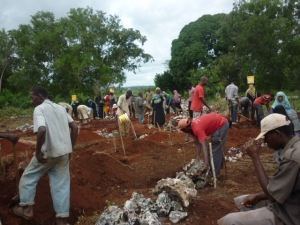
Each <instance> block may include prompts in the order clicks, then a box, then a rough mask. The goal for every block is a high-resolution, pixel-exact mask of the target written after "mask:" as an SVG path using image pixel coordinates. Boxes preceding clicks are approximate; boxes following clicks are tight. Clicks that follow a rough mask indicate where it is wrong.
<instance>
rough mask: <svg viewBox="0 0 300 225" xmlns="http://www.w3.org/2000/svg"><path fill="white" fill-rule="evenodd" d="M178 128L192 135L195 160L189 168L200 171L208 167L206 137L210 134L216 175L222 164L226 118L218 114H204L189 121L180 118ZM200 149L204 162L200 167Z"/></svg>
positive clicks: (226, 132)
mask: <svg viewBox="0 0 300 225" xmlns="http://www.w3.org/2000/svg"><path fill="white" fill-rule="evenodd" d="M178 129H180V130H181V131H182V132H184V133H188V134H190V135H191V136H192V137H193V139H194V142H195V148H196V161H195V164H194V165H193V166H192V167H191V169H192V168H193V169H197V171H200V172H201V173H204V172H205V171H207V170H208V169H209V159H208V151H207V144H206V139H207V138H208V136H210V135H211V143H212V152H213V158H214V166H215V169H216V176H217V177H218V176H219V175H220V171H221V169H222V168H223V166H224V157H223V151H224V150H225V146H226V139H227V134H228V129H229V123H228V121H227V119H226V118H224V117H223V116H221V115H219V114H206V115H203V116H201V117H199V118H198V119H196V120H193V121H189V120H188V119H182V120H180V121H179V122H178ZM201 149H202V152H203V155H204V164H203V166H202V167H201V161H200V151H201ZM200 167H201V168H200Z"/></svg>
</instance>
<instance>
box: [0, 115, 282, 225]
mask: <svg viewBox="0 0 300 225" xmlns="http://www.w3.org/2000/svg"><path fill="white" fill-rule="evenodd" d="M14 120H18V119H14ZM14 120H8V121H1V122H0V123H2V124H1V125H2V127H3V126H4V127H5V128H8V127H9V126H10V124H12V123H13V122H15V121H14ZM23 120H24V119H23ZM28 120H29V119H28ZM167 121H168V120H167ZM146 122H147V121H145V122H144V123H145V124H143V125H141V124H138V121H137V120H134V121H133V124H134V127H135V131H136V134H137V136H141V135H143V134H148V135H149V136H147V137H145V138H144V139H140V140H134V136H133V134H132V133H131V135H130V136H129V137H127V138H123V141H124V146H125V150H126V152H125V153H124V151H123V148H122V143H121V139H120V137H117V138H115V141H116V150H117V152H116V151H115V150H114V142H113V138H105V137H101V136H99V135H98V134H96V133H95V132H94V131H96V130H103V129H106V130H107V131H108V132H111V131H113V130H118V126H117V122H116V121H104V120H93V121H92V122H91V123H90V124H88V125H85V126H83V127H82V128H81V130H80V133H79V136H78V140H77V143H76V146H75V149H74V153H73V154H72V160H71V161H70V170H71V209H70V218H69V222H70V224H75V223H76V222H77V221H78V217H79V216H91V215H93V214H94V213H95V212H96V211H97V213H98V215H100V214H101V212H102V211H103V210H104V208H105V207H107V205H108V204H110V203H113V204H115V205H118V206H119V207H120V208H122V207H123V205H124V203H125V201H126V200H129V199H130V198H131V195H132V193H133V192H138V193H140V194H143V195H144V196H145V197H150V198H152V199H153V200H156V196H154V195H153V194H152V193H151V189H152V188H154V187H155V185H156V183H157V181H158V180H160V179H163V178H167V177H172V178H173V177H175V176H176V172H178V171H181V168H182V167H183V165H185V164H186V163H187V162H189V161H190V160H191V159H192V158H194V157H195V149H194V146H193V143H185V142H184V138H185V134H184V133H177V132H169V131H168V132H165V131H159V130H158V128H151V129H149V128H148V126H147V124H146ZM24 123H25V121H24ZM9 128H11V129H14V128H13V127H9ZM15 133H16V134H18V135H20V139H21V141H20V142H19V143H18V144H17V151H18V158H19V162H22V161H25V160H26V157H25V152H26V151H27V152H28V155H29V158H31V156H32V153H33V151H34V149H35V146H34V141H35V138H36V137H35V135H33V134H32V131H30V132H26V133H22V132H20V131H18V132H15ZM258 133H259V129H258V128H256V127H253V126H252V125H251V124H250V123H249V122H247V121H243V122H241V123H240V125H239V127H233V128H231V129H230V130H229V135H228V140H227V143H226V149H227V150H228V149H229V148H230V147H240V146H241V145H243V144H244V143H245V142H246V141H247V140H248V139H250V138H254V137H256V136H257V135H258ZM30 141H31V142H30ZM0 142H1V144H2V151H0V153H1V155H2V159H3V161H4V164H5V165H6V173H5V176H4V179H3V180H1V181H0V218H1V221H2V223H3V224H5V225H16V224H22V225H23V224H24V225H26V224H54V223H55V212H54V210H53V206H52V199H51V195H50V188H49V179H48V176H47V175H45V176H43V177H42V179H41V180H40V181H39V183H38V186H37V193H36V199H35V202H36V204H35V206H34V212H35V218H34V220H33V221H25V220H23V219H21V218H18V217H17V216H15V215H14V214H13V212H12V208H9V204H10V202H11V198H12V197H13V196H15V195H16V193H17V188H16V181H15V167H14V162H13V154H12V144H11V143H10V142H9V141H7V140H4V139H1V140H0ZM262 150H263V151H262V154H261V157H262V159H263V162H264V165H265V167H266V168H267V172H268V173H269V175H272V173H273V172H274V169H276V167H277V165H276V163H275V162H274V160H273V151H272V150H270V149H268V148H262ZM226 167H227V168H226V172H225V170H223V171H222V174H221V177H220V178H219V180H218V183H217V188H216V189H214V188H213V186H212V185H211V184H208V185H206V186H205V187H204V188H203V189H201V190H199V191H198V196H197V197H196V198H195V199H192V200H191V204H190V206H189V207H188V208H187V209H186V210H187V212H188V217H187V219H186V220H185V221H182V222H180V223H178V224H204V225H205V224H210V225H211V224H217V223H216V221H217V220H218V219H219V218H221V217H222V216H224V215H226V214H227V213H230V212H234V211H237V208H236V207H235V205H234V203H233V198H234V197H235V196H238V195H241V194H246V193H253V192H256V191H260V187H259V184H258V180H257V178H256V175H255V171H254V167H253V165H252V163H251V160H250V158H249V157H248V156H243V158H242V159H240V160H238V161H237V162H235V163H233V162H227V163H226ZM226 175H227V179H226ZM160 220H161V222H162V224H171V222H170V221H169V220H168V218H167V217H162V218H160ZM78 224H89V223H88V222H85V223H78Z"/></svg>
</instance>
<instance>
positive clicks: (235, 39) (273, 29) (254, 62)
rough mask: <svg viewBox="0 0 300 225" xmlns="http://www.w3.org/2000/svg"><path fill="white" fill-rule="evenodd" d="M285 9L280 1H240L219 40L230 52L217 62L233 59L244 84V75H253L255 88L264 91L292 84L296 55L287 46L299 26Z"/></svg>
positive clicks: (220, 33)
mask: <svg viewBox="0 0 300 225" xmlns="http://www.w3.org/2000/svg"><path fill="white" fill-rule="evenodd" d="M290 2H291V1H290ZM291 4H292V3H291ZM287 7H290V6H289V5H285V4H283V2H282V1H280V0H275V1H274V0H251V1H244V0H243V1H240V2H238V3H236V4H235V5H234V8H233V11H232V12H231V13H230V14H229V15H228V16H227V17H226V18H225V20H224V22H223V23H222V27H221V29H220V30H219V36H220V37H221V40H220V41H221V42H222V43H223V44H224V45H227V46H228V49H229V53H227V52H224V55H223V56H222V57H221V58H220V59H219V60H220V63H222V61H223V60H225V61H226V60H227V59H228V55H229V56H230V57H231V58H233V59H235V65H233V68H236V69H235V70H236V73H237V74H236V75H237V76H238V78H239V79H240V81H243V82H244V84H245V82H246V76H248V75H255V76H256V77H255V80H256V87H257V88H258V89H261V90H264V91H270V90H271V89H274V90H280V89H283V88H287V87H288V86H290V85H292V83H291V82H292V79H290V78H291V75H292V74H293V73H294V74H295V69H297V68H295V67H293V68H292V67H291V66H292V64H291V63H290V62H289V61H292V60H295V59H296V58H295V57H296V55H295V54H291V53H292V52H293V51H291V49H290V48H289V47H288V46H291V44H293V43H294V41H295V38H296V37H297V35H295V31H296V30H297V29H296V27H299V25H296V23H294V22H293V21H292V18H293V19H294V16H292V14H293V13H294V11H293V10H290V11H289V13H287V11H288V10H287ZM292 8H293V7H292ZM293 24H294V25H293ZM298 24H299V23H298ZM225 55H226V56H225ZM296 61H297V62H300V61H298V60H296ZM223 69H226V68H225V67H224V68H223Z"/></svg>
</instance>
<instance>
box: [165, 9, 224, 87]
mask: <svg viewBox="0 0 300 225" xmlns="http://www.w3.org/2000/svg"><path fill="white" fill-rule="evenodd" d="M224 17H225V14H216V15H213V16H212V15H204V16H202V17H201V18H199V19H198V20H197V21H195V22H191V23H189V24H188V25H186V26H185V27H184V28H183V29H182V30H181V32H180V34H179V37H178V39H175V40H173V42H172V47H171V56H172V58H171V60H170V62H169V67H170V72H171V74H172V76H173V81H174V82H175V83H176V84H177V86H178V88H177V89H178V90H179V91H182V90H185V89H186V87H187V84H188V79H187V78H188V77H190V75H191V71H195V70H198V69H202V68H205V67H206V66H208V65H210V64H211V63H212V61H213V60H214V59H215V58H216V57H217V56H218V52H219V51H220V49H219V48H221V46H220V45H219V44H218V37H217V34H216V31H217V30H218V29H219V28H220V22H221V21H222V20H223V19H224ZM198 81H199V80H198Z"/></svg>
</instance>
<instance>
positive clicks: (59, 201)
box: [14, 87, 78, 225]
mask: <svg viewBox="0 0 300 225" xmlns="http://www.w3.org/2000/svg"><path fill="white" fill-rule="evenodd" d="M30 97H31V100H32V103H33V105H34V106H35V109H34V113H33V124H34V128H33V131H34V133H36V134H37V142H36V150H35V154H34V156H33V157H32V159H31V161H30V163H29V165H28V167H27V168H26V169H25V171H24V173H23V175H22V177H21V180H20V184H19V193H20V206H16V207H15V208H14V213H15V214H16V215H17V216H20V217H22V218H24V219H26V220H32V219H33V218H34V213H33V205H34V204H35V202H34V198H35V192H36V185H37V182H38V181H39V179H40V178H41V177H42V176H43V175H44V174H45V173H48V175H49V179H50V188H51V195H52V200H53V206H54V210H55V212H56V224H57V225H64V224H67V223H66V221H65V219H66V218H67V217H69V209H70V172H69V153H71V152H72V148H73V147H74V145H75V142H76V139H77V134H78V128H77V125H76V123H75V121H74V120H73V119H72V118H71V116H70V115H69V114H68V113H67V112H66V109H65V108H64V107H62V106H60V105H58V104H55V103H53V102H51V101H50V100H49V99H48V93H47V90H46V89H45V88H43V87H35V88H33V89H32V90H31V92H30ZM69 128H71V134H70V130H69Z"/></svg>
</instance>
